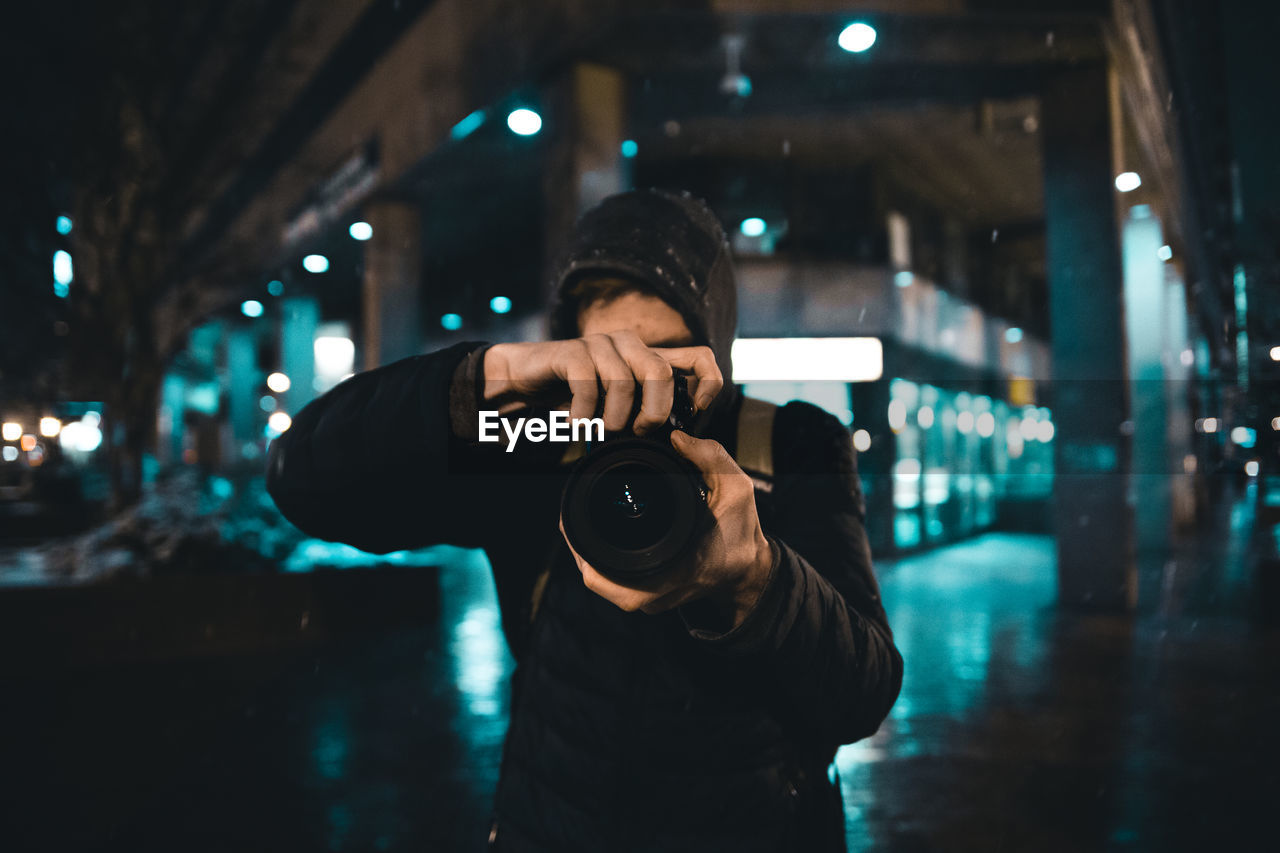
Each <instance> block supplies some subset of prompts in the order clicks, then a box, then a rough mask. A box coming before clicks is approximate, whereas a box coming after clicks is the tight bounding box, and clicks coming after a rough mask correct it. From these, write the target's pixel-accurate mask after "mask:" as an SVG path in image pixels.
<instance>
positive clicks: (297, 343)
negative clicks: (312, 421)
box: [280, 296, 320, 416]
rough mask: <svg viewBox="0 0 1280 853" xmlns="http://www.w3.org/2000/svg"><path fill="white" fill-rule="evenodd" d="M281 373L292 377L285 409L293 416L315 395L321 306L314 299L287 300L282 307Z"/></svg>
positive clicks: (286, 396)
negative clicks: (317, 336) (316, 340)
mask: <svg viewBox="0 0 1280 853" xmlns="http://www.w3.org/2000/svg"><path fill="white" fill-rule="evenodd" d="M280 307H281V311H280V314H281V316H280V372H281V373H283V374H284V375H285V376H288V377H289V390H288V391H286V392H285V393H284V398H283V400H282V402H283V404H284V405H283V408H284V410H285V412H287V413H288V414H289V415H290V416H293V415H296V414H297V413H298V412H299V411H301V409H302V407H303V406H305V405H306V404H307V403H309V402H310V401H311V398H313V397H315V396H316V391H315V381H316V356H315V339H316V326H317V325H319V323H320V305H319V303H318V302H317V301H316V300H315V298H314V297H311V296H300V297H294V298H290V299H286V300H284V302H283V304H282V305H281V306H280Z"/></svg>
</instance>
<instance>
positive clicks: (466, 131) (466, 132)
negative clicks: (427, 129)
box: [449, 110, 485, 139]
mask: <svg viewBox="0 0 1280 853" xmlns="http://www.w3.org/2000/svg"><path fill="white" fill-rule="evenodd" d="M484 119H485V112H484V110H476V111H475V112H473V113H471V114H470V115H468V116H467V117H466V118H464V119H463V120H462V121H460V122H458V123H457V124H455V125H454V126H453V129H452V130H450V131H449V136H450V137H452V138H453V139H466V138H467V137H468V136H470V135H471V134H472V133H475V131H476V130H478V129H479V128H480V125H482V124H484Z"/></svg>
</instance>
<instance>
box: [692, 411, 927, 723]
mask: <svg viewBox="0 0 1280 853" xmlns="http://www.w3.org/2000/svg"><path fill="white" fill-rule="evenodd" d="M774 459H775V480H774V490H773V495H772V497H773V500H772V501H771V503H772V505H773V512H772V514H771V515H772V519H771V520H772V523H766V527H765V533H766V536H767V537H768V538H769V540H770V541H771V542H772V543H773V544H774V546H775V560H774V565H773V571H772V573H771V575H770V578H769V581H768V583H767V584H766V587H765V590H764V592H763V593H762V594H761V596H760V599H759V600H758V601H757V603H756V606H755V607H754V608H753V609H752V610H751V612H750V613H749V614H748V615H747V617H746V618H745V619H744V620H743V621H742V622H741V623H740V624H739V625H738V626H737V627H736V628H734V629H733V630H732V631H730V632H728V633H724V634H719V633H716V632H714V631H705V630H700V629H698V628H691V629H690V630H691V633H692V634H693V635H694V636H695V637H697V638H699V639H701V640H702V641H704V642H706V643H708V644H710V645H711V646H714V647H716V648H718V649H719V650H721V651H723V652H724V653H726V654H730V655H734V656H742V657H746V658H748V659H754V660H756V661H758V668H757V667H754V666H753V667H752V669H753V670H754V671H756V672H759V673H760V674H761V676H762V677H763V678H765V679H767V681H768V683H767V684H766V685H765V688H766V689H767V690H768V691H769V692H770V693H771V695H773V696H775V697H776V699H777V701H778V702H780V703H781V704H782V706H783V712H784V713H785V714H786V715H787V716H789V717H790V718H792V720H793V721H794V722H795V724H796V725H797V726H799V727H800V728H799V730H800V731H805V732H808V733H811V734H812V736H813V737H814V739H815V740H817V741H819V742H825V743H852V742H853V741H855V740H858V739H860V738H864V737H867V736H868V735H871V734H873V733H874V732H875V731H876V729H877V728H879V726H880V723H881V722H882V721H883V720H884V718H885V717H886V716H887V715H888V713H889V709H890V708H891V707H892V706H893V703H894V702H895V701H896V700H897V697H898V693H899V691H900V690H901V687H902V656H901V655H900V654H899V653H898V650H897V648H896V647H895V646H894V643H893V633H892V631H891V630H890V628H889V623H888V619H887V618H886V616H885V611H884V607H883V605H882V604H881V602H880V590H879V584H878V583H877V582H876V578H875V575H874V573H873V572H872V568H871V549H870V547H869V545H868V542H867V535H866V530H865V528H864V526H863V518H864V514H865V510H864V502H863V499H862V492H861V488H860V486H859V483H858V474H857V469H856V467H855V462H854V455H853V444H852V441H851V439H850V437H849V433H848V431H847V430H845V428H844V427H843V426H842V425H841V424H840V422H839V421H837V420H836V419H835V418H834V417H832V416H831V415H829V414H827V413H826V412H823V411H822V410H820V409H818V408H817V407H815V406H811V405H809V404H807V403H790V404H788V405H787V406H785V407H783V408H781V409H779V410H778V412H777V420H776V421H775V426H774Z"/></svg>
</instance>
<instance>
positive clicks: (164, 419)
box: [156, 373, 187, 465]
mask: <svg viewBox="0 0 1280 853" xmlns="http://www.w3.org/2000/svg"><path fill="white" fill-rule="evenodd" d="M186 391H187V383H186V382H185V381H184V380H183V378H182V377H181V376H179V375H177V374H175V373H170V374H168V375H166V376H165V378H164V385H163V387H162V390H161V392H160V429H159V430H158V434H157V435H156V456H157V458H158V460H159V462H160V464H161V465H176V464H178V463H179V462H181V461H182V443H183V437H184V432H185V428H186V425H185V424H184V423H183V415H184V414H185V413H186V406H185V401H186Z"/></svg>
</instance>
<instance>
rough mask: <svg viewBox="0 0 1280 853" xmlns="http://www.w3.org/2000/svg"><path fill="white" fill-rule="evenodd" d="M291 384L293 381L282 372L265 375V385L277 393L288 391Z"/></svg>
mask: <svg viewBox="0 0 1280 853" xmlns="http://www.w3.org/2000/svg"><path fill="white" fill-rule="evenodd" d="M291 385H293V383H292V382H291V381H290V380H289V377H288V376H285V375H284V374H283V373H273V374H271V375H270V376H268V377H267V387H268V388H270V389H271V390H272V391H275V392H276V393H277V394H283V393H284V392H285V391H288V390H289V387H290V386H291Z"/></svg>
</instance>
